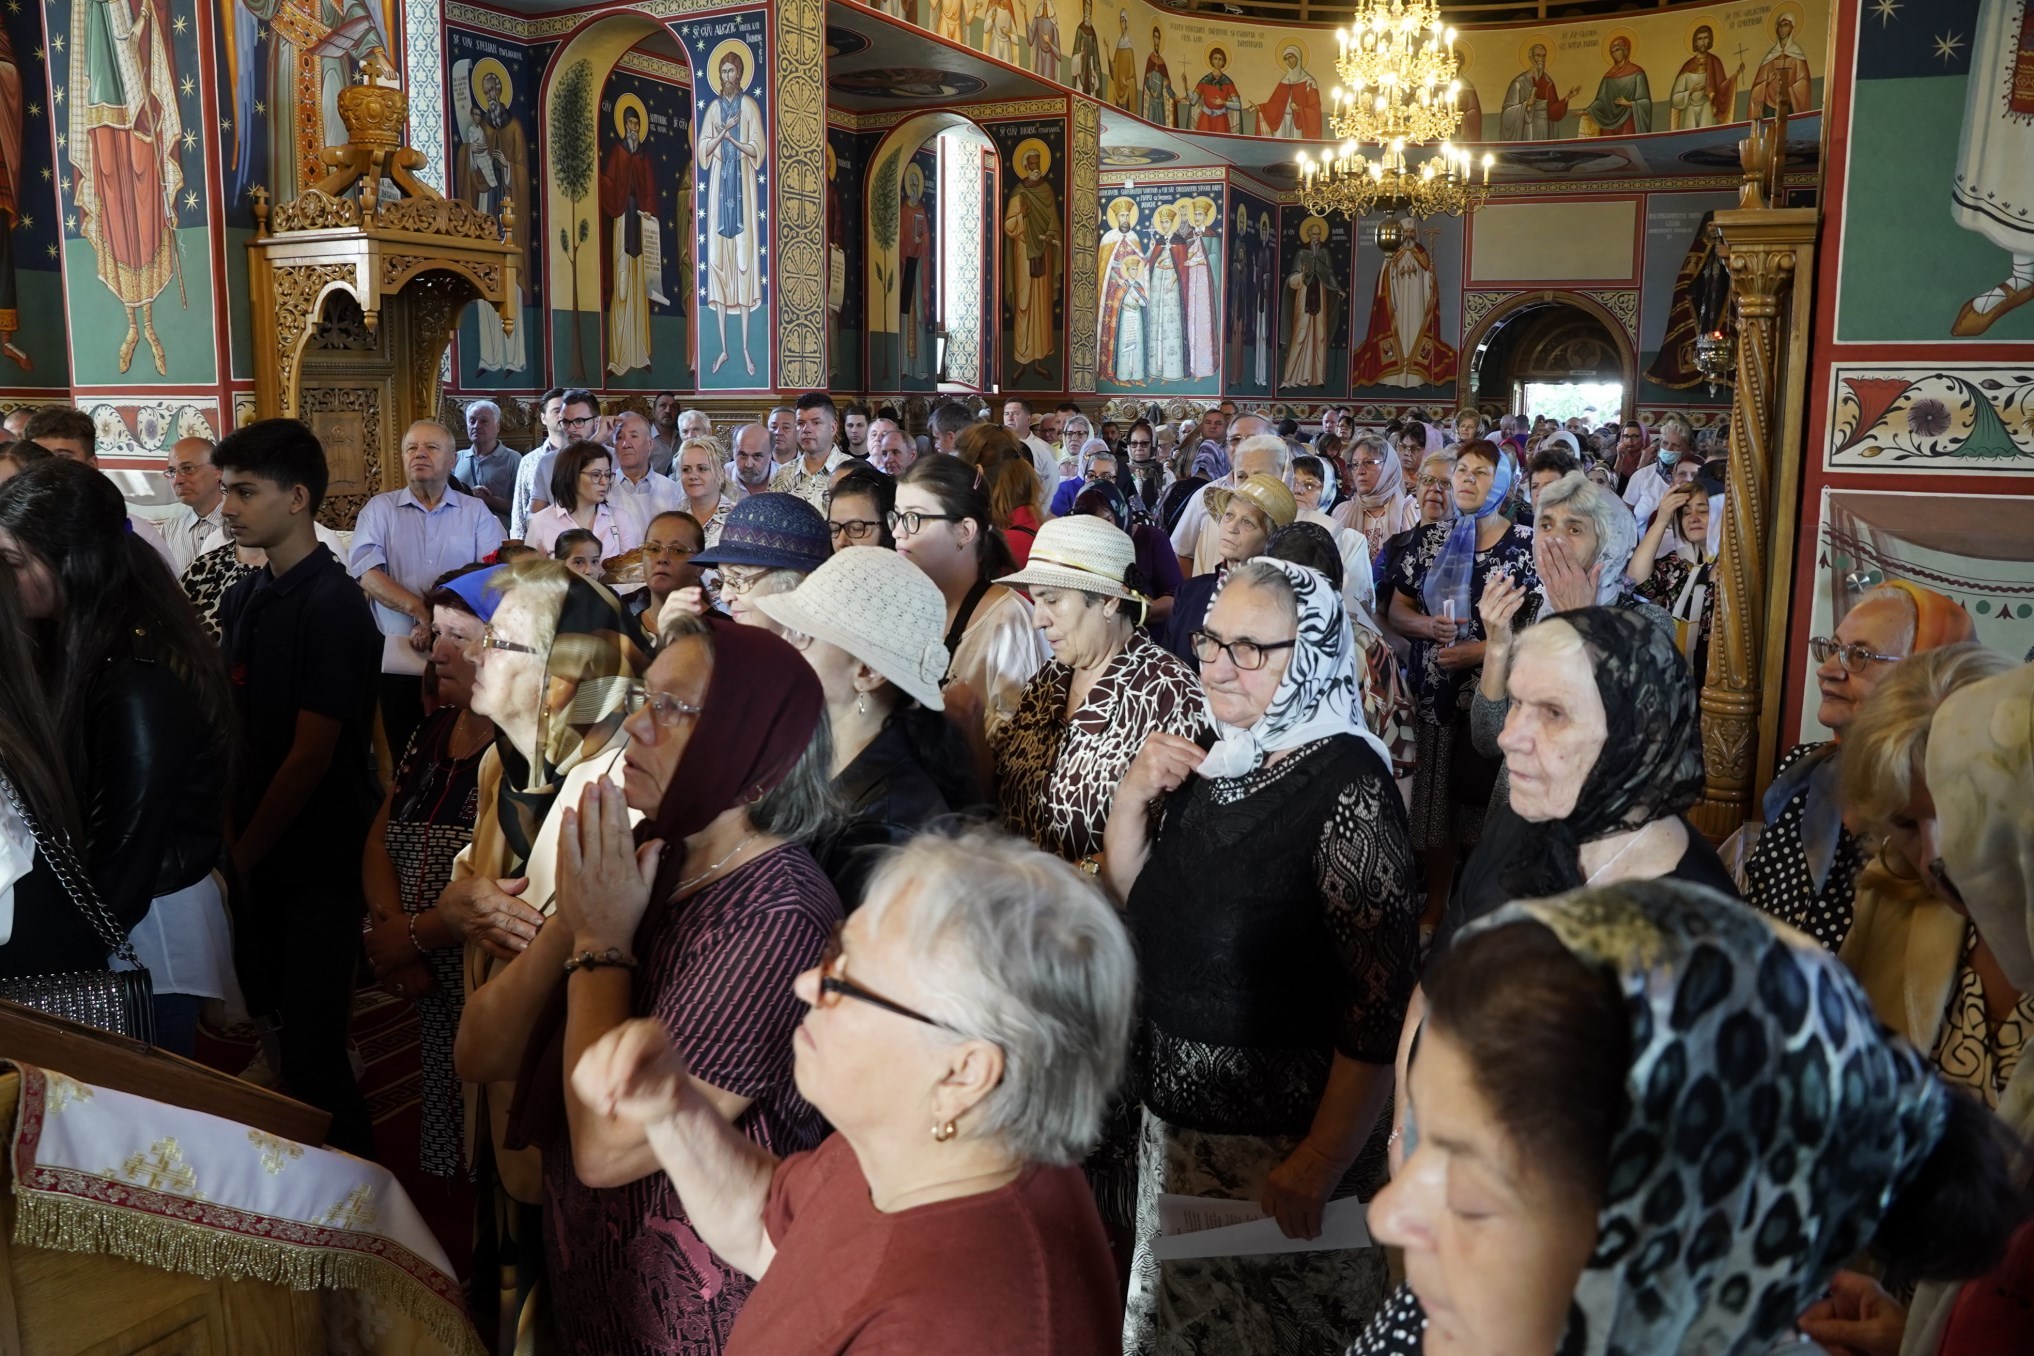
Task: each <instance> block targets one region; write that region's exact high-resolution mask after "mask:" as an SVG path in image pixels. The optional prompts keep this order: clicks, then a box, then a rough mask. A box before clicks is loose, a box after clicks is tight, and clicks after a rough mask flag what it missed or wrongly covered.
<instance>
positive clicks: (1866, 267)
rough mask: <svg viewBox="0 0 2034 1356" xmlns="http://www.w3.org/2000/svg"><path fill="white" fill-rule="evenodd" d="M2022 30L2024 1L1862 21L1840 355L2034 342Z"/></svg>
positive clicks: (2033, 57)
mask: <svg viewBox="0 0 2034 1356" xmlns="http://www.w3.org/2000/svg"><path fill="white" fill-rule="evenodd" d="M2024 20H2025V15H2024V13H2023V6H2022V5H2021V4H2020V3H2018V0H1937V3H1934V4H1931V5H1928V6H1926V7H1915V6H1899V7H1894V8H1893V9H1892V10H1890V11H1889V12H1886V13H1884V14H1881V13H1880V12H1879V10H1877V9H1870V10H1868V11H1867V12H1866V14H1865V15H1864V16H1863V18H1862V19H1861V20H1860V23H1859V27H1858V31H1857V54H1856V74H1857V79H1856V81H1855V83H1854V85H1853V87H1852V92H1851V95H1850V104H1849V118H1848V134H1847V138H1846V142H1847V145H1846V150H1847V154H1845V156H1844V177H1845V183H1844V196H1843V203H1844V211H1843V221H1842V241H1841V245H1840V247H1839V248H1840V253H1841V264H1840V267H1839V272H1838V279H1837V297H1836V329H1835V339H1836V341H1837V342H1839V343H1892V342H1901V341H1909V342H1920V343H1944V342H1957V341H1964V340H1969V341H1978V340H1985V341H1991V342H2002V341H2014V340H2030V339H2034V305H2029V304H2027V303H2028V302H2029V301H2030V300H2034V214H2030V213H2034V208H2030V204H2034V95H2029V94H2028V93H2026V92H2025V89H2026V85H2025V82H2026V76H2025V75H2024V74H2022V75H2021V76H2020V77H2019V80H2020V84H2019V86H2018V92H2015V91H2016V87H2015V85H2014V83H2013V79H2012V71H2013V69H2014V67H2015V64H2016V62H2017V63H2018V67H2019V69H2020V70H2021V71H2023V72H2024V71H2025V70H2026V69H2027V68H2028V66H2029V64H2030V63H2034V36H2030V33H2029V30H2028V29H2027V28H2026V27H2025V24H2024ZM1889 260H1901V261H1906V262H1907V263H1910V264H1912V265H1913V266H1912V267H1887V266H1886V263H1887V261H1889Z"/></svg>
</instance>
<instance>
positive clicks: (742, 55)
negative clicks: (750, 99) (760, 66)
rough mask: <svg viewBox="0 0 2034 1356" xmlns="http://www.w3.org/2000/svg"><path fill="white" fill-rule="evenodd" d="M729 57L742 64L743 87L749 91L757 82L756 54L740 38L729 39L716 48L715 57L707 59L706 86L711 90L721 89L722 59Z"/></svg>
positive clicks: (714, 50)
mask: <svg viewBox="0 0 2034 1356" xmlns="http://www.w3.org/2000/svg"><path fill="white" fill-rule="evenodd" d="M729 55H732V56H733V57H734V58H735V60H737V61H739V62H740V63H741V66H742V71H741V87H742V88H743V89H747V88H748V87H749V86H750V85H751V84H753V83H754V82H755V78H756V54H755V53H754V52H753V51H751V50H750V48H749V45H748V44H747V43H746V42H743V41H742V40H741V39H740V38H728V39H726V40H725V41H723V42H722V43H720V45H719V46H717V47H715V48H714V49H713V55H711V56H709V57H708V58H707V59H706V84H707V87H708V88H709V89H713V90H718V89H719V88H720V63H721V60H722V58H724V57H727V56H729Z"/></svg>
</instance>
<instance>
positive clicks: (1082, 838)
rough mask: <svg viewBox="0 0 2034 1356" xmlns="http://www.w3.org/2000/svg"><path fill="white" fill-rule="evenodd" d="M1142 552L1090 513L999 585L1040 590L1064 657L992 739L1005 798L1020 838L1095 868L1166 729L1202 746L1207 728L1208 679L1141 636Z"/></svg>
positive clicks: (1050, 526) (1043, 613)
mask: <svg viewBox="0 0 2034 1356" xmlns="http://www.w3.org/2000/svg"><path fill="white" fill-rule="evenodd" d="M1136 560H1137V547H1136V544H1135V543H1134V542H1133V541H1132V540H1131V539H1130V537H1129V535H1128V534H1127V533H1125V532H1123V531H1122V530H1121V529H1120V528H1118V527H1116V526H1114V525H1113V524H1111V523H1108V522H1105V521H1104V520H1102V519H1100V518H1095V517H1090V516H1087V515H1085V514H1080V515H1075V516H1073V517H1070V518H1055V519H1053V520H1052V521H1051V522H1049V523H1047V524H1046V525H1045V526H1044V527H1042V528H1040V529H1039V531H1038V542H1037V545H1035V546H1034V547H1033V548H1032V551H1031V561H1030V564H1029V566H1028V567H1027V568H1025V569H1024V570H1023V571H1022V572H1020V573H1018V574H1014V575H1010V576H1007V577H1006V578H1003V579H1001V580H998V581H997V582H998V583H1002V584H1007V585H1009V586H1011V587H1013V588H1021V589H1024V590H1026V591H1028V592H1029V593H1030V594H1031V598H1032V609H1033V611H1032V616H1033V621H1034V622H1035V624H1036V625H1037V626H1038V629H1039V630H1040V631H1042V632H1043V633H1044V635H1045V640H1046V643H1047V644H1048V645H1050V646H1051V647H1052V662H1051V663H1049V664H1047V665H1046V666H1045V667H1043V668H1041V669H1040V670H1039V671H1038V673H1037V674H1036V675H1035V676H1034V677H1033V678H1032V679H1031V682H1030V683H1029V684H1028V685H1027V686H1026V687H1025V689H1024V695H1023V697H1022V698H1021V699H1020V700H1019V702H1018V704H1017V712H1016V714H1015V715H1014V716H1012V717H1011V718H1010V720H1009V722H1008V723H1007V724H1005V725H1004V726H1003V727H1002V728H1001V729H999V730H997V731H996V733H995V735H994V736H993V738H992V739H991V740H990V747H991V750H992V751H993V752H994V754H995V759H996V799H997V804H998V805H999V807H1000V808H1001V810H1002V812H1003V818H1004V820H1005V821H1006V822H1007V824H1008V825H1009V827H1010V830H1011V831H1012V832H1013V833H1018V834H1022V835H1023V836H1024V837H1026V838H1029V839H1030V840H1031V841H1032V842H1034V843H1036V844H1038V846H1039V847H1041V848H1044V849H1045V850H1046V851H1047V852H1052V853H1057V854H1058V855H1059V856H1061V857H1064V858H1066V859H1067V860H1068V861H1070V862H1074V863H1076V864H1079V865H1081V866H1082V867H1084V868H1086V869H1087V870H1089V871H1094V870H1097V869H1099V865H1100V860H1101V851H1102V829H1103V827H1104V826H1105V825H1106V824H1107V823H1108V821H1109V809H1110V806H1111V804H1112V803H1113V801H1114V799H1115V794H1116V783H1118V782H1119V781H1121V780H1122V779H1123V773H1124V772H1125V771H1126V770H1127V769H1128V768H1129V766H1130V760H1131V759H1132V758H1133V757H1135V756H1136V753H1137V750H1138V749H1140V748H1142V747H1143V745H1144V741H1145V739H1146V738H1148V737H1149V736H1150V734H1151V733H1152V731H1154V730H1164V731H1166V732H1167V733H1168V734H1175V735H1179V736H1181V737H1183V738H1186V739H1192V738H1194V737H1195V736H1197V735H1199V734H1200V733H1201V731H1202V729H1203V727H1204V725H1205V718H1204V716H1203V714H1202V703H1201V685H1200V679H1199V678H1198V677H1197V676H1196V675H1195V674H1194V671H1193V670H1192V669H1190V668H1188V667H1187V666H1186V664H1185V663H1184V662H1182V661H1181V660H1180V659H1179V658H1178V657H1177V656H1175V655H1173V654H1170V653H1168V652H1167V651H1165V650H1162V649H1160V648H1159V647H1158V646H1157V645H1156V644H1154V643H1153V642H1152V641H1151V639H1150V638H1149V637H1147V636H1145V635H1144V634H1143V633H1142V632H1141V631H1139V630H1138V629H1137V624H1138V622H1139V621H1140V620H1141V619H1142V616H1143V606H1142V605H1143V603H1144V595H1143V594H1142V592H1141V591H1140V590H1139V589H1138V588H1136V587H1135V586H1134V585H1133V582H1132V581H1133V578H1134V576H1135V571H1136Z"/></svg>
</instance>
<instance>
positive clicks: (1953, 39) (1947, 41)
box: [1935, 33, 1963, 63]
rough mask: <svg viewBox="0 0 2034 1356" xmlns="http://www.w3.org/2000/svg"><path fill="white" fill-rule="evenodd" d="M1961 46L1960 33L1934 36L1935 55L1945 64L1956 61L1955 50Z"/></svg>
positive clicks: (1961, 38) (1961, 36) (1961, 37)
mask: <svg viewBox="0 0 2034 1356" xmlns="http://www.w3.org/2000/svg"><path fill="white" fill-rule="evenodd" d="M1962 46H1963V35H1962V34H1961V33H1938V34H1936V36H1935V55H1937V56H1939V57H1941V58H1942V59H1943V61H1944V62H1945V63H1946V62H1951V61H1954V60H1956V53H1957V49H1958V48H1960V47H1962Z"/></svg>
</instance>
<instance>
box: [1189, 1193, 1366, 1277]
mask: <svg viewBox="0 0 2034 1356" xmlns="http://www.w3.org/2000/svg"><path fill="white" fill-rule="evenodd" d="M1367 1214H1368V1212H1367V1211H1366V1210H1365V1209H1364V1205H1363V1202H1362V1201H1360V1200H1357V1199H1356V1198H1355V1197H1354V1196H1351V1197H1349V1198H1348V1199H1346V1200H1340V1201H1329V1202H1328V1206H1327V1208H1326V1209H1325V1210H1323V1211H1322V1212H1321V1235H1320V1237H1319V1238H1287V1237H1286V1236H1285V1234H1284V1232H1283V1231H1281V1230H1280V1229H1279V1227H1278V1221H1277V1220H1275V1219H1272V1218H1271V1217H1270V1216H1268V1215H1266V1214H1265V1213H1264V1210H1263V1208H1262V1207H1261V1206H1259V1205H1258V1204H1257V1202H1255V1201H1234V1200H1224V1199H1221V1198H1219V1197H1212V1196H1160V1197H1159V1198H1158V1237H1157V1239H1155V1240H1154V1241H1153V1242H1152V1245H1151V1255H1152V1256H1154V1257H1156V1258H1158V1259H1160V1260H1161V1261H1184V1260H1186V1259H1188V1258H1193V1257H1258V1256H1263V1255H1265V1254H1267V1253H1275V1252H1329V1251H1334V1250H1338V1249H1343V1248H1367V1247H1369V1246H1370V1226H1369V1223H1368V1218H1367Z"/></svg>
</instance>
